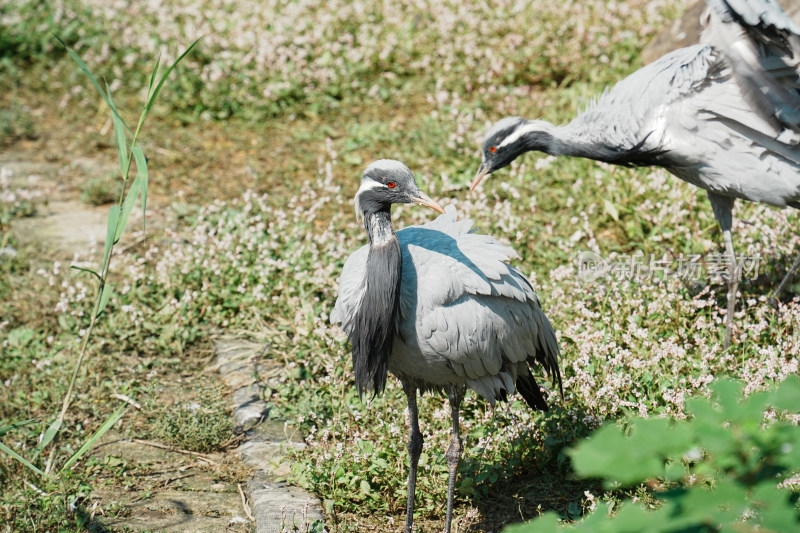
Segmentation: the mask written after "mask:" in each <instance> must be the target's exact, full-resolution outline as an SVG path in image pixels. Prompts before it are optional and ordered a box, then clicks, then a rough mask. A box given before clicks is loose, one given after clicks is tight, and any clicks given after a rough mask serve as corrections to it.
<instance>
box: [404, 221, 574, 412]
mask: <svg viewBox="0 0 800 533" xmlns="http://www.w3.org/2000/svg"><path fill="white" fill-rule="evenodd" d="M471 225H472V223H471V221H469V220H461V221H458V220H456V214H455V210H454V209H453V208H452V207H448V209H447V214H446V215H442V216H440V217H438V218H437V219H436V220H435V221H434V222H432V223H430V224H426V225H424V226H415V227H410V228H406V229H404V230H401V231H400V232H398V238H399V239H400V243H401V249H402V250H403V284H402V286H401V291H402V293H403V294H402V297H401V313H402V320H401V321H400V334H401V335H402V336H403V338H404V339H405V340H406V342H411V343H414V344H416V345H418V347H419V349H420V350H421V351H422V353H423V354H425V356H431V357H443V358H445V359H447V360H448V365H449V367H450V368H452V370H453V371H454V372H456V373H457V374H459V375H461V376H462V377H465V378H466V379H467V382H468V385H469V386H470V387H471V388H473V389H474V390H476V391H477V392H479V393H480V394H482V395H483V396H485V397H487V398H489V399H490V400H492V399H494V397H496V396H497V393H498V391H507V392H510V391H513V389H514V383H515V382H516V381H517V377H518V372H520V368H523V367H520V366H519V364H520V363H522V364H524V363H525V362H526V361H527V362H528V363H533V361H534V360H535V361H538V362H539V364H541V365H542V366H543V367H544V369H545V370H546V371H547V372H548V374H550V376H551V377H552V378H553V379H554V380H557V379H559V378H560V374H559V370H558V355H559V352H558V345H557V342H556V337H555V332H554V331H553V328H552V326H551V325H550V322H549V320H548V319H547V317H546V316H545V315H544V313H543V312H542V309H541V307H540V305H539V300H538V298H537V296H536V294H535V293H534V291H533V289H532V288H531V285H530V283H529V282H528V280H527V279H525V277H524V276H523V275H522V274H521V273H520V272H519V271H518V270H517V269H515V268H514V267H512V266H510V265H508V263H506V261H507V260H508V259H510V258H514V257H517V255H516V253H515V252H514V251H513V250H512V249H511V248H509V247H508V246H505V245H503V244H501V243H500V242H498V241H497V240H495V239H494V238H492V237H490V236H487V235H478V234H474V233H470V232H469V230H470V227H471ZM522 372H527V370H526V369H525V370H522Z"/></svg>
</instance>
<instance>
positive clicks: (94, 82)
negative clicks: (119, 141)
mask: <svg viewBox="0 0 800 533" xmlns="http://www.w3.org/2000/svg"><path fill="white" fill-rule="evenodd" d="M53 36H54V37H55V38H56V39H57V40H58V42H59V43H61V46H63V47H64V48H65V49H66V50H67V53H68V54H69V55H70V57H71V58H72V59H73V60H74V61H75V63H77V64H78V67H79V68H80V69H81V72H83V73H84V74H86V77H87V78H89V81H91V82H92V85H94V87H95V89H97V92H99V93H100V96H102V97H103V100H105V102H106V104H108V107H109V108H110V109H111V112H112V113H113V114H114V116H115V117H118V118H119V119H120V120H122V117H120V116H119V113H118V112H117V108H116V107H115V106H114V102H112V101H111V99H110V98H109V96H108V95H107V94H106V92H105V91H104V90H103V88H102V87H101V86H100V84H99V83H98V82H97V79H96V78H95V77H94V75H93V74H92V72H91V71H90V70H89V67H87V66H86V63H84V62H83V59H81V58H80V56H79V55H78V54H77V53H76V52H75V50H73V49H72V48H70V47H69V46H67V43H65V42H64V41H62V40H61V37H59V36H58V35H56V34H55V33H54V34H53ZM122 123H123V124H125V121H123V122H122ZM125 127H126V128H128V126H127V125H125ZM128 131H130V129H128Z"/></svg>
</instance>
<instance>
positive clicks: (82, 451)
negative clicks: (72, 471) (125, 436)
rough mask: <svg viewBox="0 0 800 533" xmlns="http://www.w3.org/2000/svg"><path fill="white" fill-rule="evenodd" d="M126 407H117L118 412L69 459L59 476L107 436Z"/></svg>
mask: <svg viewBox="0 0 800 533" xmlns="http://www.w3.org/2000/svg"><path fill="white" fill-rule="evenodd" d="M126 407H127V405H125V404H122V405H120V406H119V407H117V409H116V411H114V412H113V413H111V416H110V417H108V419H107V420H106V421H105V422H103V425H102V426H100V427H99V428H98V429H97V431H95V432H94V434H93V435H92V436H91V437H89V439H88V440H87V441H86V442H84V443H83V446H81V447H80V448H79V449H78V451H77V452H75V453H74V454H72V457H70V458H69V459H67V462H66V463H64V466H63V467H61V470H60V471H59V474H63V473H64V471H65V470H67V469H68V468H69V467H71V466H72V465H73V464H75V461H77V460H78V459H80V458H81V457H83V456H84V455H85V454H86V452H88V451H89V449H90V448H91V447H92V446H94V443H95V442H97V441H98V439H100V437H102V436H103V435H105V434H106V432H107V431H108V430H109V429H111V428H112V427H113V426H114V424H116V423H117V421H118V420H119V419H120V418H122V415H123V414H124V413H125V409H126Z"/></svg>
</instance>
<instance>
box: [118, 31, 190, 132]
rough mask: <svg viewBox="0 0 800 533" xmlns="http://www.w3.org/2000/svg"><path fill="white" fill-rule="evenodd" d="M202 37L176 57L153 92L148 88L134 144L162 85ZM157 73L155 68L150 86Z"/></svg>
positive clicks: (158, 61) (157, 62)
mask: <svg viewBox="0 0 800 533" xmlns="http://www.w3.org/2000/svg"><path fill="white" fill-rule="evenodd" d="M200 39H202V37H198V38H197V40H196V41H195V42H193V43H192V44H191V45H189V48H187V49H186V50H185V51H184V52H183V53H182V54H181V55H180V56H178V59H176V60H175V61H174V62H173V63H172V64H171V65H170V66H169V68H167V71H166V72H165V73H164V74H163V75H162V76H161V79H160V80H159V81H158V84H157V85H156V88H155V89H153V90H152V92H151V91H150V90H149V89H148V92H147V101H146V102H145V105H144V109H143V110H142V114H141V115H140V116H139V125H138V126H136V134H134V136H133V138H134V144H135V140H136V138H137V137H138V133H139V131H140V130H141V129H142V124H144V121H145V119H146V118H147V115H148V114H149V113H150V108H151V107H153V103H155V101H156V98H158V93H159V92H161V87H162V86H163V85H164V82H166V81H167V78H168V77H169V75H170V74H171V73H172V71H173V70H174V69H175V67H176V66H178V63H180V62H181V60H182V59H183V58H184V57H186V55H187V54H188V53H189V52H191V51H192V49H193V48H194V47H195V46H196V45H197V43H198V42H200ZM160 61H161V58H160V57H159V59H158V60H157V61H156V66H155V69H156V70H157V69H158V65H159V63H160ZM155 74H156V71H155V70H154V71H153V74H152V76H151V78H150V88H152V84H153V80H154V79H155Z"/></svg>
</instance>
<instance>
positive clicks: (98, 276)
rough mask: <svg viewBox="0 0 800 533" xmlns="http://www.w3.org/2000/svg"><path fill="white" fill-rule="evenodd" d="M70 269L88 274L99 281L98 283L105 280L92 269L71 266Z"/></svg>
mask: <svg viewBox="0 0 800 533" xmlns="http://www.w3.org/2000/svg"><path fill="white" fill-rule="evenodd" d="M70 268H71V269H73V270H80V271H81V272H88V273H89V274H91V275H92V276H94V277H95V278H96V279H97V281H100V282H102V281H103V278H101V277H100V274H98V273H97V272H95V271H94V270H92V269H91V268H83V267H79V266H76V265H70Z"/></svg>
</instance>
